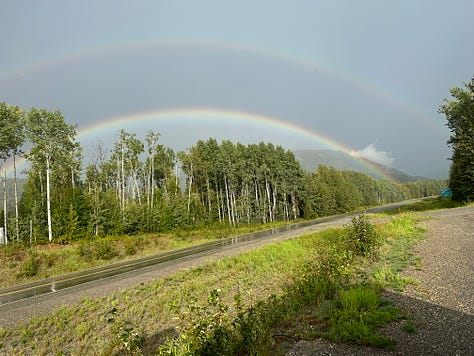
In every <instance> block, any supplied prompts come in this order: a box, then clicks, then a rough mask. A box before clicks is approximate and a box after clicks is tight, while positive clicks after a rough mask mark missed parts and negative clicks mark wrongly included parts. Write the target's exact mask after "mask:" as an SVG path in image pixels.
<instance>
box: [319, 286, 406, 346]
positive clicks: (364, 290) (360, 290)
mask: <svg viewBox="0 0 474 356" xmlns="http://www.w3.org/2000/svg"><path fill="white" fill-rule="evenodd" d="M398 318H399V311H398V309H396V308H394V307H392V306H390V305H386V304H385V303H384V302H383V301H382V300H381V299H380V297H379V295H378V293H377V291H376V290H375V289H374V288H373V287H367V286H362V285H357V286H355V287H352V288H350V289H348V290H345V291H341V293H340V295H339V298H338V299H337V307H336V308H335V309H334V310H333V311H332V313H331V318H330V322H331V328H330V330H329V333H328V334H329V337H330V338H331V339H333V340H337V341H343V342H354V343H356V344H358V345H371V346H375V347H379V348H391V347H393V346H394V342H393V341H392V340H390V339H389V338H387V337H383V336H380V335H378V334H377V333H376V329H377V327H379V326H382V325H384V324H387V323H389V322H391V321H395V320H398Z"/></svg>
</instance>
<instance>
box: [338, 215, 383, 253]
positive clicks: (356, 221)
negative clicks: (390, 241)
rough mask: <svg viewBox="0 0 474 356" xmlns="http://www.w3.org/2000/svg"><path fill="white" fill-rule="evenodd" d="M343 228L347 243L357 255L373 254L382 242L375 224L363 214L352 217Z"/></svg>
mask: <svg viewBox="0 0 474 356" xmlns="http://www.w3.org/2000/svg"><path fill="white" fill-rule="evenodd" d="M345 228H346V231H347V234H348V239H349V245H350V247H351V249H352V251H354V253H355V254H356V255H358V256H370V255H373V254H374V253H376V251H377V249H378V247H379V246H380V244H381V243H382V241H381V238H380V236H379V234H378V232H377V230H376V228H375V226H374V225H373V224H372V223H371V222H370V221H369V219H368V218H367V216H365V215H363V214H362V215H359V216H356V217H353V218H352V219H351V224H350V225H347V226H346V227H345Z"/></svg>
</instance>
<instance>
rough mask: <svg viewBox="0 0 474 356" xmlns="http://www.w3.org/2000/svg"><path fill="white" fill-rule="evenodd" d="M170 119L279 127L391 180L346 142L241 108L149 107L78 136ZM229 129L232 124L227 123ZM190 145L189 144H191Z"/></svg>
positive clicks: (178, 122)
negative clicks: (338, 152) (349, 158)
mask: <svg viewBox="0 0 474 356" xmlns="http://www.w3.org/2000/svg"><path fill="white" fill-rule="evenodd" d="M160 121H161V122H164V121H167V122H172V123H174V124H176V125H182V126H183V127H186V126H185V125H186V123H187V122H193V121H203V122H205V123H212V122H221V123H226V124H229V125H232V124H242V123H245V124H248V125H257V126H260V127H265V128H273V129H276V130H280V131H282V132H291V133H293V134H296V135H299V136H301V137H304V138H307V139H310V140H312V141H315V142H317V143H320V144H322V145H324V146H325V147H327V148H328V149H331V150H336V151H342V152H344V153H345V154H347V155H348V156H351V157H352V158H353V159H355V160H357V161H358V162H360V163H361V164H362V165H363V166H365V167H366V168H367V169H368V170H369V171H371V172H373V173H375V174H377V175H378V176H380V177H382V178H384V179H387V180H390V181H391V180H392V178H391V177H390V176H388V175H387V174H386V173H385V172H384V171H382V170H381V169H380V168H379V166H377V165H376V164H372V163H371V162H370V161H368V160H366V159H363V158H360V157H358V156H357V155H355V154H354V150H352V149H351V148H349V147H346V146H345V145H343V144H341V143H339V142H337V141H335V140H333V139H331V138H329V137H327V136H323V135H322V134H320V133H318V132H316V131H312V130H310V129H308V128H305V127H303V126H299V125H296V124H294V123H291V122H289V121H284V120H280V119H278V118H274V117H270V116H266V115H262V114H257V113H249V112H244V111H237V110H227V109H218V108H187V109H178V108H176V109H161V110H152V111H145V112H141V113H135V114H130V115H124V116H118V117H114V118H108V119H104V120H101V121H100V122H98V123H97V124H94V125H91V126H88V127H86V128H83V129H81V130H79V131H78V138H79V139H81V138H82V139H84V138H86V137H92V136H94V135H96V136H98V135H99V134H101V133H103V132H107V131H110V130H111V129H114V128H115V129H117V130H119V129H121V128H122V127H123V126H125V125H126V126H130V125H133V126H135V125H136V126H143V125H146V124H147V123H150V124H151V123H153V124H158V125H157V127H158V130H157V131H159V122H160ZM229 127H230V128H231V126H229ZM268 141H269V142H271V141H272V140H271V137H269V138H268ZM190 144H192V143H190Z"/></svg>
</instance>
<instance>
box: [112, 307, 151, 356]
mask: <svg viewBox="0 0 474 356" xmlns="http://www.w3.org/2000/svg"><path fill="white" fill-rule="evenodd" d="M117 314H118V310H117V308H116V307H113V308H112V309H111V310H109V311H108V312H107V315H108V316H109V317H108V318H107V323H108V324H110V325H111V326H112V333H113V337H114V338H113V345H112V347H113V346H114V345H117V346H118V348H119V349H120V350H125V351H127V352H128V353H131V354H133V355H141V351H140V345H141V343H142V341H143V338H142V337H141V336H140V334H139V333H138V332H136V331H135V328H134V327H133V326H132V322H130V321H118V320H117V316H118V315H117Z"/></svg>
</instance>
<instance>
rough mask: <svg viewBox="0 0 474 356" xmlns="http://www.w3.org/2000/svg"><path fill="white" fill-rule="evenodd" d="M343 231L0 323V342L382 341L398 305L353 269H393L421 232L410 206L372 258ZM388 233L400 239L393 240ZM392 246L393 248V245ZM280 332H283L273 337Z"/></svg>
mask: <svg viewBox="0 0 474 356" xmlns="http://www.w3.org/2000/svg"><path fill="white" fill-rule="evenodd" d="M349 231H350V229H347V228H341V229H330V230H327V231H323V232H321V233H318V234H311V235H305V236H302V237H300V238H296V239H292V240H288V241H284V242H281V243H278V244H274V245H270V246H266V247H264V248H260V249H258V250H254V251H251V252H249V253H245V254H243V255H241V256H238V257H234V258H226V259H222V260H219V261H216V262H209V263H207V264H205V265H203V266H201V267H198V268H194V269H189V270H183V271H180V272H178V273H176V274H175V275H173V276H170V277H167V278H162V279H158V280H156V281H154V282H151V283H147V284H145V285H140V286H136V287H135V288H132V289H129V290H125V291H122V292H120V293H117V294H114V295H109V296H108V297H105V298H101V299H88V298H86V299H84V300H83V301H82V302H81V303H80V304H79V305H76V306H72V307H60V308H59V309H58V310H56V311H55V312H54V313H52V314H51V315H46V316H43V317H38V318H33V319H31V320H29V321H28V323H26V324H24V325H19V326H18V327H16V328H12V329H0V344H1V345H2V349H0V350H2V351H1V352H3V351H5V352H6V353H10V354H20V355H21V354H25V355H26V354H51V353H53V354H60V353H61V352H63V353H71V354H117V353H119V354H120V353H121V354H127V353H128V354H130V353H133V352H138V351H137V350H138V349H137V347H139V348H140V352H143V353H144V354H156V353H158V348H159V347H161V350H162V351H163V353H165V351H166V352H168V353H170V354H173V352H176V354H179V353H186V350H188V351H189V350H193V351H194V352H193V354H200V353H201V354H205V353H206V352H208V351H209V352H210V351H216V350H221V351H220V352H223V351H222V350H224V351H226V352H227V351H229V352H230V351H232V352H236V353H241V354H263V355H265V354H274V355H278V354H282V353H284V352H285V351H284V350H285V347H287V346H288V344H289V342H290V341H292V342H293V340H295V339H298V338H302V337H304V338H306V339H312V338H317V337H321V336H323V337H330V338H333V339H335V340H344V341H347V342H357V343H359V344H362V345H373V346H377V347H390V346H391V345H392V344H391V342H390V341H389V340H386V339H384V338H381V337H379V336H377V332H376V328H377V326H378V325H380V323H385V322H388V321H389V320H392V319H393V318H395V317H397V314H396V312H395V311H394V310H393V309H392V308H391V307H390V306H387V305H386V304H385V303H384V302H383V301H381V300H380V299H379V296H378V288H379V286H378V285H377V284H375V286H370V285H369V286H367V285H365V286H357V285H358V284H360V283H361V282H362V281H366V282H367V281H369V278H368V277H367V276H368V274H367V273H369V272H364V273H365V277H364V276H362V275H361V269H362V268H363V269H365V270H368V268H369V267H370V266H374V260H376V264H377V263H378V264H379V266H378V267H374V270H371V271H370V273H372V275H373V274H374V273H376V272H377V271H378V270H380V268H379V267H380V266H381V267H384V268H386V270H387V271H388V270H390V271H392V269H391V268H392V267H391V263H393V264H395V263H396V260H397V258H398V257H397V256H399V257H400V258H402V257H403V258H406V257H407V256H409V254H408V253H407V250H404V249H408V248H409V247H410V246H412V245H410V244H408V243H406V240H410V241H411V240H412V239H413V242H416V241H417V240H416V238H413V237H411V236H412V235H417V236H418V235H419V234H420V233H421V231H420V230H419V229H418V228H416V219H415V218H413V217H412V216H411V215H402V216H398V217H394V218H393V220H392V222H390V223H387V224H382V225H380V226H379V227H378V229H377V231H378V233H379V236H380V238H382V239H383V240H385V241H387V242H388V243H387V244H385V245H383V246H382V247H381V248H380V249H377V253H380V254H381V256H382V259H380V260H377V259H376V258H375V255H373V254H371V255H370V256H357V255H356V254H355V253H350V252H348V248H349V247H350V246H351V239H350V236H348V233H349ZM417 238H419V237H417ZM396 240H401V241H404V242H403V243H400V246H399V245H398V243H397V242H396ZM150 244H153V242H151V243H150ZM395 247H397V248H398V252H396V253H394V252H393V253H392V249H394V248H395ZM373 253H375V251H373ZM388 256H390V258H389V257H388ZM388 259H389V260H390V261H389V260H388ZM408 261H409V258H408ZM375 268H378V269H375ZM397 268H398V267H397ZM392 273H394V272H392ZM385 279H387V277H386V276H385V277H384V280H385ZM349 283H350V285H349ZM346 289H347V291H345V290H346ZM112 311H113V312H112ZM111 315H112V318H113V321H110V319H111ZM280 334H283V335H286V336H287V337H277V336H276V335H280ZM351 335H352V336H351ZM213 354H218V353H215V352H213Z"/></svg>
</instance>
